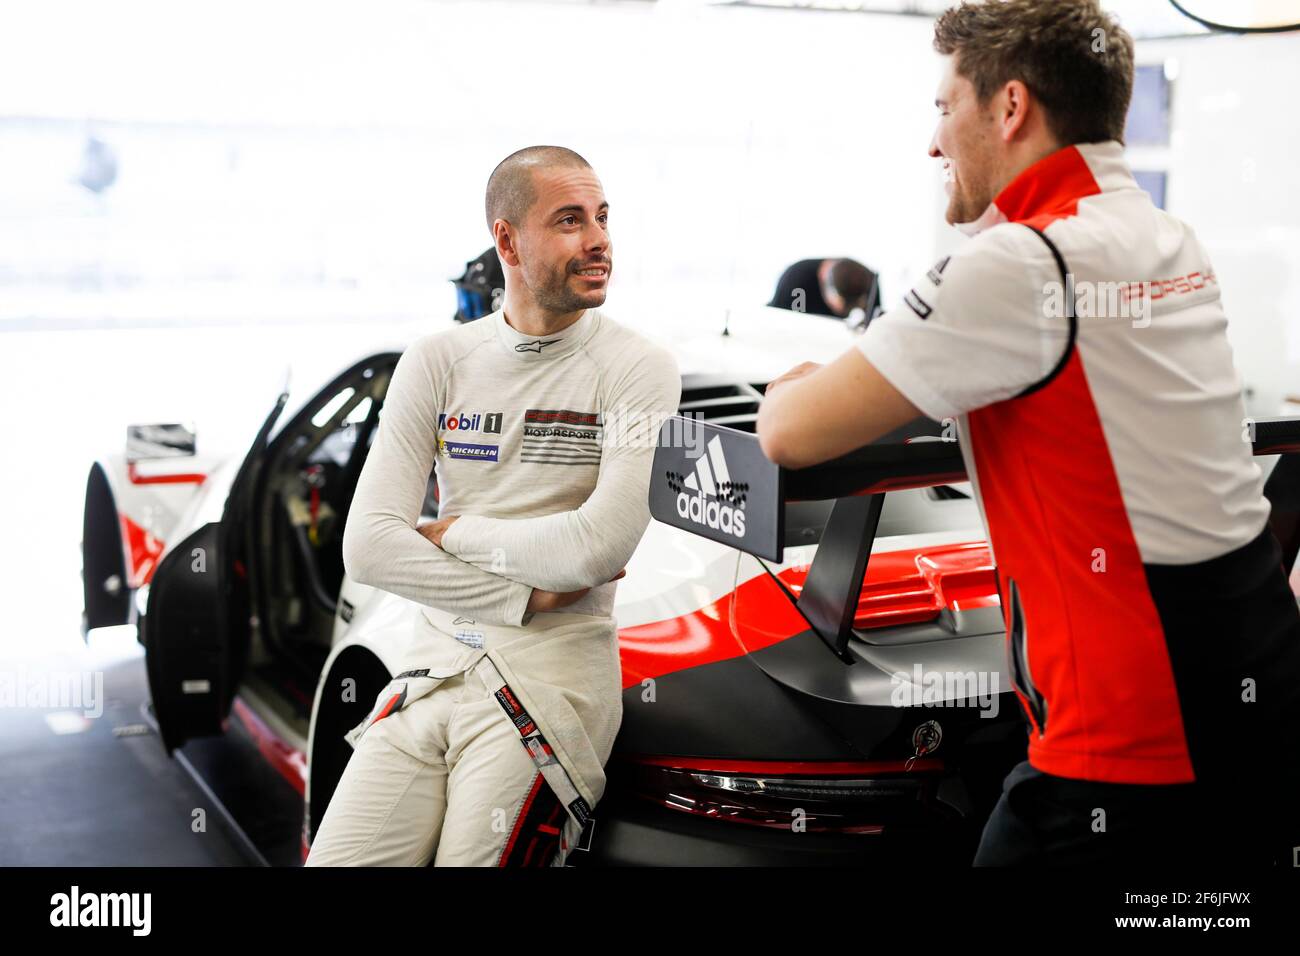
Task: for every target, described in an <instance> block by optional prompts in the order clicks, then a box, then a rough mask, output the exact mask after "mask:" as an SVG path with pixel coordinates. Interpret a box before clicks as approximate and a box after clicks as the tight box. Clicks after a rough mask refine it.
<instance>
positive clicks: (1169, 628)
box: [974, 528, 1300, 868]
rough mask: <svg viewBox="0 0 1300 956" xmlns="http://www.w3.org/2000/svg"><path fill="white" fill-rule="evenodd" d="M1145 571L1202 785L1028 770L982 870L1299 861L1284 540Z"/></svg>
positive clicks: (980, 859) (998, 808)
mask: <svg viewBox="0 0 1300 956" xmlns="http://www.w3.org/2000/svg"><path fill="white" fill-rule="evenodd" d="M1146 571H1147V577H1148V581H1149V583H1150V585H1151V592H1152V595H1153V597H1154V599H1155V601H1156V605H1157V607H1158V609H1159V612H1160V617H1161V621H1162V623H1163V625H1164V627H1165V633H1166V639H1167V641H1168V643H1169V649H1170V657H1171V662H1172V665H1173V671H1174V677H1175V682H1176V684H1177V688H1178V697H1179V705H1180V707H1181V709H1182V717H1183V726H1184V730H1185V732H1186V734H1187V740H1188V750H1189V754H1190V757H1191V761H1192V769H1193V772H1194V774H1195V777H1196V782H1195V783H1186V784H1158V785H1147V784H1128V783H1103V782H1098V781H1093V780H1076V779H1071V778H1066V777H1058V776H1055V775H1052V774H1047V773H1043V772H1041V771H1039V770H1036V769H1035V768H1033V767H1031V766H1030V765H1029V763H1028V762H1027V761H1026V762H1022V763H1020V764H1018V765H1017V766H1016V767H1014V768H1013V769H1012V771H1011V772H1010V773H1009V774H1008V775H1007V779H1006V781H1005V782H1004V784H1003V789H1002V795H1001V797H1000V798H999V799H998V802H997V804H996V805H995V806H994V809H993V812H992V814H991V816H990V818H989V821H988V823H987V824H986V826H985V828H984V833H983V836H982V838H981V840H980V845H979V849H978V850H977V851H976V854H975V860H974V863H975V865H976V866H1005V865H1020V864H1046V865H1078V864H1083V865H1090V864H1097V865H1112V864H1120V863H1136V864H1142V865H1148V866H1159V867H1165V866H1171V865H1186V866H1204V865H1213V866H1225V865H1226V866H1231V867H1237V868H1254V867H1257V866H1268V865H1270V864H1274V863H1275V864H1277V865H1282V866H1286V867H1291V866H1293V865H1295V864H1297V863H1300V857H1298V856H1297V854H1300V849H1297V848H1300V610H1297V607H1296V598H1295V595H1294V594H1292V592H1291V589H1290V587H1289V586H1288V584H1287V581H1286V575H1285V574H1284V573H1283V571H1282V554H1281V549H1280V547H1279V545H1278V542H1277V539H1276V537H1274V535H1273V534H1272V532H1271V531H1269V530H1268V529H1267V528H1265V529H1264V531H1263V533H1261V534H1260V536H1259V537H1258V538H1256V539H1255V540H1254V541H1252V542H1251V543H1250V544H1248V545H1246V546H1244V547H1242V548H1240V549H1238V550H1237V551H1235V552H1231V553H1229V554H1227V555H1224V556H1223V557H1221V558H1216V559H1214V560H1212V561H1208V562H1204V563H1202V564H1200V565H1197V566H1194V567H1184V566H1168V565H1166V566H1159V565H1147V566H1146ZM1130 676H1131V679H1132V680H1135V681H1141V679H1142V675H1140V674H1137V675H1130ZM1247 685H1250V686H1251V688H1252V690H1251V692H1250V693H1249V695H1247V694H1244V693H1243V690H1244V688H1245V687H1246V686H1247ZM1247 696H1249V698H1250V699H1249V700H1247Z"/></svg>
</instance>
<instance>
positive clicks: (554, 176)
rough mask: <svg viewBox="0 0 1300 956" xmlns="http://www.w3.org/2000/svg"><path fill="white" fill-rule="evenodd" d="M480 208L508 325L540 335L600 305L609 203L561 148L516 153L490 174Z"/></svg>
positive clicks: (609, 265) (591, 174) (585, 169)
mask: <svg viewBox="0 0 1300 956" xmlns="http://www.w3.org/2000/svg"><path fill="white" fill-rule="evenodd" d="M485 206H486V213H487V225H488V231H489V232H491V233H492V240H493V242H495V243H496V249H497V255H498V256H499V257H500V259H501V265H502V267H503V268H504V269H505V274H506V305H505V310H506V314H507V315H509V316H510V323H511V325H513V326H514V327H515V328H517V329H520V330H521V331H534V332H536V333H537V334H538V335H544V334H547V333H550V332H554V331H558V330H559V329H562V328H564V327H565V326H567V325H568V324H570V323H571V322H575V321H577V319H578V316H579V315H580V314H581V312H582V310H583V309H587V308H592V307H594V306H599V305H603V304H604V302H605V292H606V289H607V288H608V285H609V276H610V273H611V271H612V269H613V246H612V244H611V242H610V238H609V203H608V202H606V201H605V192H604V189H603V188H602V187H601V185H600V179H599V177H597V176H596V173H595V170H593V169H592V168H591V164H590V163H588V162H587V161H586V160H585V159H583V158H582V157H581V156H579V155H578V154H577V153H575V152H574V151H573V150H571V149H566V148H565V147H563V146H529V147H528V148H526V149H521V150H518V151H517V152H514V153H511V154H510V155H509V156H507V157H506V158H505V159H503V160H502V161H501V162H500V163H498V164H497V167H496V169H494V170H493V171H492V175H491V176H490V177H489V178H488V185H487V197H486V203H485Z"/></svg>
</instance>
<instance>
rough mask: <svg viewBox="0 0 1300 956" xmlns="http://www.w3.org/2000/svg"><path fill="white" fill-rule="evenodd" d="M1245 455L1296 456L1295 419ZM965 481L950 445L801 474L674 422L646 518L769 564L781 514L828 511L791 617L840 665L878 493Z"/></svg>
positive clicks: (897, 448)
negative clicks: (793, 508)
mask: <svg viewBox="0 0 1300 956" xmlns="http://www.w3.org/2000/svg"><path fill="white" fill-rule="evenodd" d="M1243 438H1244V439H1249V440H1250V441H1251V444H1252V447H1253V451H1254V454H1256V455H1276V454H1291V453H1300V418H1262V419H1255V420H1253V421H1250V422H1248V424H1247V431H1246V433H1245V434H1244V435H1243ZM965 480H967V474H966V467H965V464H964V462H963V460H962V455H961V447H960V445H959V444H958V442H957V441H955V440H953V439H943V438H934V437H920V438H913V439H911V440H909V441H907V442H905V443H890V444H874V445H867V446H865V447H863V448H859V449H857V450H856V451H853V452H850V453H849V454H847V455H843V456H841V457H839V458H835V459H832V460H831V461H827V462H824V463H822V464H820V465H813V466H812V467H809V468H800V469H789V468H782V467H781V466H779V465H777V464H775V463H773V462H771V461H769V460H768V458H767V456H766V455H764V454H763V451H762V449H761V448H760V447H759V443H758V436H757V435H755V434H752V433H750V432H745V431H739V430H738V429H735V428H728V427H727V426H725V425H716V424H712V423H710V422H706V421H701V420H699V419H694V418H687V417H684V416H681V415H678V416H674V417H672V418H670V419H668V420H667V421H665V422H664V424H663V425H662V427H661V428H660V430H659V438H658V446H657V447H656V449H655V455H654V471H653V474H652V476H651V481H650V492H649V504H650V514H651V515H652V516H653V517H654V518H656V519H657V520H659V521H662V522H664V523H665V524H668V525H672V526H673V527H675V528H681V529H683V530H685V531H690V532H692V533H693V534H698V535H700V536H701V537H704V538H709V539H710V540H713V541H717V542H720V543H722V544H726V545H730V546H731V547H733V548H738V549H740V550H741V551H745V552H747V553H749V554H753V555H755V556H757V557H760V558H765V559H767V560H769V561H777V562H779V561H782V560H783V559H784V553H785V505H786V503H787V502H791V501H824V500H831V499H833V500H834V501H835V505H834V508H833V510H832V512H831V516H830V520H829V521H828V522H827V524H826V530H825V532H824V534H823V535H822V539H821V542H820V544H819V545H818V548H817V555H816V557H815V558H814V559H813V563H812V567H811V568H809V570H808V577H807V580H806V581H805V583H804V587H803V590H802V592H801V593H800V596H799V601H798V607H799V610H800V612H801V613H802V614H803V615H804V617H806V618H807V619H808V622H809V624H811V625H812V627H813V628H814V630H816V631H817V632H818V633H819V634H820V635H821V636H822V638H823V639H824V640H825V641H826V642H827V643H828V644H829V645H830V646H831V647H832V649H834V650H835V651H836V653H838V654H840V656H842V657H844V658H845V659H846V660H847V659H848V657H847V650H846V648H847V643H848V638H849V633H850V630H851V627H852V623H853V613H854V610H855V608H856V607H857V597H858V594H859V592H860V591H861V590H862V580H863V577H864V575H865V574H866V568H867V560H868V558H869V557H870V553H871V544H872V541H873V540H874V539H875V536H876V527H877V525H878V523H879V520H880V511H881V508H882V507H883V505H884V497H885V494H886V493H887V492H890V491H900V490H903V489H906V488H926V487H930V486H933V485H946V484H951V483H953V482H958V481H965Z"/></svg>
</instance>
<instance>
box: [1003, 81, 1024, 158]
mask: <svg viewBox="0 0 1300 956" xmlns="http://www.w3.org/2000/svg"><path fill="white" fill-rule="evenodd" d="M998 99H999V101H1000V102H999V109H998V113H997V116H996V118H997V121H998V127H999V130H1000V132H1001V133H1002V141H1003V142H1004V143H1009V142H1011V141H1012V140H1013V139H1015V138H1016V136H1017V135H1019V133H1020V131H1021V130H1022V129H1023V128H1024V125H1025V121H1026V119H1027V118H1028V116H1029V109H1030V103H1029V87H1027V86H1025V84H1024V83H1023V82H1021V81H1020V80H1009V81H1008V82H1007V85H1006V86H1004V87H1002V93H1001V94H1000V96H999V97H998Z"/></svg>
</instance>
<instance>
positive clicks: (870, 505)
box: [83, 310, 1300, 865]
mask: <svg viewBox="0 0 1300 956" xmlns="http://www.w3.org/2000/svg"><path fill="white" fill-rule="evenodd" d="M796 318H797V319H799V320H802V321H807V322H808V323H809V324H807V325H806V326H801V327H800V328H799V330H798V331H797V332H795V331H793V330H792V322H793V321H795V320H796ZM792 336H797V337H798V340H799V342H800V347H801V348H800V356H799V357H800V358H802V357H811V358H814V359H818V360H829V359H830V358H833V357H834V356H835V355H837V354H839V352H841V351H842V350H843V349H844V348H847V347H848V345H849V344H850V343H851V339H850V333H849V332H848V331H847V330H845V329H844V327H843V326H842V325H840V324H835V323H820V322H818V321H816V320H804V319H803V317H792V316H791V314H790V313H777V312H776V310H763V311H762V313H761V314H755V315H753V316H749V317H747V318H746V319H745V320H744V321H733V322H732V323H731V325H730V327H729V328H728V329H727V333H726V335H725V336H717V335H704V334H696V335H694V336H691V335H679V336H675V337H673V338H672V339H670V340H669V342H670V344H671V346H672V347H673V348H674V350H675V352H676V354H677V355H678V358H679V363H680V364H681V367H682V369H683V373H684V374H683V390H682V400H681V406H680V417H679V418H677V419H673V420H670V421H669V422H667V423H665V426H664V428H665V433H664V435H663V436H661V442H660V447H659V448H658V449H657V450H656V457H655V464H654V469H655V470H654V474H653V476H652V485H651V491H650V506H651V512H652V514H653V516H654V518H655V519H656V520H654V521H652V522H651V524H650V526H649V528H648V529H647V531H646V534H645V536H644V537H643V539H642V541H641V542H640V544H639V546H638V548H637V551H636V553H635V554H634V556H633V558H632V560H631V561H630V562H629V564H628V566H627V576H626V578H624V579H623V580H622V581H621V582H620V586H619V588H618V593H617V603H616V605H615V616H616V618H617V621H618V625H619V641H620V654H621V660H622V668H623V694H624V700H623V704H624V708H623V711H624V716H623V723H622V726H621V730H620V733H619V736H618V739H617V741H616V743H615V747H614V752H613V754H612V756H611V758H610V760H609V762H608V765H607V767H606V772H607V787H606V790H605V794H604V796H603V798H602V799H601V801H600V803H599V805H598V806H597V807H596V808H595V812H594V814H593V823H592V824H591V825H590V826H589V828H588V830H587V831H585V832H584V840H583V843H582V845H581V846H580V848H579V851H578V852H574V853H572V854H571V855H570V857H569V863H570V865H589V864H642V865H677V864H705V865H719V864H740V865H750V864H753V865H768V864H818V865H820V864H846V863H847V864H869V863H880V862H911V863H913V864H915V863H916V862H919V861H924V862H926V863H933V862H940V863H942V862H947V863H950V864H952V865H966V864H967V863H969V860H970V858H971V856H972V855H973V852H974V848H975V845H976V842H977V840H978V836H979V832H980V830H981V828H982V826H983V823H984V821H985V819H986V818H987V815H988V813H989V811H990V810H991V808H992V805H993V803H994V802H995V801H996V799H997V796H998V794H999V791H1000V787H1001V782H1002V779H1003V777H1004V776H1005V775H1006V773H1007V771H1008V770H1009V769H1010V768H1011V767H1012V766H1013V765H1014V764H1015V763H1016V762H1018V761H1019V760H1020V759H1022V758H1023V756H1024V753H1025V747H1026V729H1027V724H1026V721H1025V718H1024V717H1023V713H1022V710H1021V706H1020V703H1019V700H1018V699H1017V696H1016V695H1017V692H1019V693H1020V694H1032V693H1033V686H1032V675H1031V674H1029V673H1028V671H1027V669H1026V668H1025V666H1024V660H1023V653H1021V652H1020V651H1019V649H1017V648H1016V647H1014V646H1012V645H1010V644H1009V642H1008V638H1007V633H1006V626H1005V622H1004V619H1003V614H1002V609H1001V607H1000V603H999V598H998V587H997V578H996V573H995V569H994V567H993V565H992V563H991V561H990V558H989V552H988V548H987V546H986V544H985V542H984V540H983V534H982V530H981V525H980V520H979V514H978V511H977V509H976V505H975V502H974V501H973V500H972V498H971V497H970V492H969V485H967V484H965V474H964V471H963V468H962V463H961V455H960V451H959V449H958V446H957V444H956V442H955V441H953V440H952V435H951V434H949V433H946V432H945V429H944V427H943V426H942V425H941V424H940V423H935V422H928V421H925V420H920V421H918V422H915V423H913V424H912V425H909V426H907V427H906V428H904V429H901V430H900V431H899V432H897V433H895V434H892V435H890V436H886V437H885V438H883V439H881V440H880V441H879V442H877V443H875V444H873V445H872V446H868V447H867V448H864V449H861V450H859V451H858V452H854V453H853V454H850V455H847V456H845V457H843V458H841V459H837V460H835V461H832V462H827V463H825V464H823V465H818V466H815V467H813V468H808V469H801V470H799V471H789V470H786V469H782V468H779V467H777V466H776V465H774V464H772V463H771V462H769V461H767V460H766V459H765V458H764V456H763V455H762V452H761V450H760V449H759V446H758V442H757V438H756V436H755V435H754V424H755V420H756V416H757V411H758V406H759V403H760V402H761V401H762V395H763V388H764V385H765V383H766V381H768V380H770V379H771V378H772V377H775V375H776V374H778V373H779V372H781V371H784V367H785V366H786V365H788V364H790V361H791V360H792V358H793V357H792V356H789V355H786V354H784V353H783V352H781V351H780V350H774V349H773V348H771V346H770V343H771V342H772V341H774V340H775V341H789V340H790V338H791V337H792ZM399 355H400V351H399V350H397V349H392V350H388V351H380V352H376V353H375V354H371V355H368V356H365V357H364V358H363V359H361V360H360V361H358V362H356V363H355V364H353V365H352V366H351V367H349V368H347V369H345V370H344V371H343V372H342V373H341V374H339V375H337V376H336V377H335V378H334V379H333V380H332V381H330V382H328V383H327V384H326V385H324V387H322V388H319V389H315V390H310V391H308V392H306V393H305V395H304V396H302V397H300V398H299V400H298V403H297V406H296V408H295V409H294V410H292V411H288V412H286V408H288V406H289V397H290V396H289V394H288V392H285V393H283V394H281V395H280V396H279V398H278V400H277V401H276V403H275V405H274V407H273V409H272V410H271V412H270V414H268V416H267V417H266V419H265V421H264V422H263V423H262V425H261V427H260V428H259V429H258V431H257V433H256V435H255V437H254V438H253V440H252V442H251V444H250V446H249V447H248V448H247V449H245V450H244V451H243V453H241V454H235V455H222V454H219V453H218V454H208V455H203V454H199V453H198V451H197V448H196V438H195V435H194V434H193V433H191V432H189V431H188V430H186V429H184V428H181V427H179V426H138V427H135V428H133V429H131V431H130V443H129V447H128V449H127V452H126V454H116V455H112V456H106V457H105V458H102V459H101V460H99V461H98V462H96V463H95V465H94V466H93V467H92V468H91V472H90V475H89V478H88V482H87V491H86V510H85V525H84V532H85V533H84V540H83V555H84V562H83V563H84V568H83V575H84V578H85V615H84V626H85V628H86V629H87V630H88V629H90V628H95V627H101V626H106V625H115V624H124V623H136V624H137V626H138V628H139V637H140V641H141V643H142V644H143V645H144V648H145V663H146V669H147V672H148V678H149V686H150V692H151V697H152V708H153V713H154V716H155V718H156V721H157V725H158V729H159V733H160V735H161V737H162V740H163V744H164V746H165V747H166V749H167V751H168V752H169V753H170V752H172V751H174V750H175V749H176V748H178V747H181V746H182V745H183V744H185V742H186V741H188V740H191V739H194V738H197V737H202V736H209V735H219V734H222V733H224V732H226V731H227V730H228V729H229V722H230V721H231V720H232V719H233V720H237V721H239V723H240V725H241V728H242V730H243V731H245V732H246V733H247V734H249V735H251V736H252V737H253V738H254V739H255V740H256V741H257V743H258V747H259V749H260V751H261V753H262V754H263V756H264V757H265V758H266V759H267V760H268V761H270V763H271V764H272V766H274V767H275V768H276V770H278V771H279V772H280V773H281V774H282V775H283V776H284V777H285V778H286V779H288V780H289V782H290V783H291V784H293V786H294V787H295V789H296V790H297V792H298V793H299V794H300V795H301V797H302V804H303V827H302V850H303V854H304V856H305V854H306V850H307V848H308V847H309V846H310V842H311V840H312V837H313V836H314V834H315V830H316V827H317V826H318V825H319V823H320V821H321V819H322V817H323V815H324V811H325V808H326V807H327V806H328V804H329V801H330V798H331V796H332V794H333V791H334V788H335V786H336V785H337V783H338V781H339V779H340V777H341V775H342V773H343V769H344V767H345V766H346V764H347V761H348V759H349V757H350V756H351V753H352V750H351V747H350V745H349V744H348V743H347V741H346V740H345V739H344V734H345V732H346V731H348V730H349V729H351V728H352V727H354V726H356V725H357V724H358V723H359V722H360V721H361V720H362V719H363V718H364V717H365V716H366V714H367V712H368V711H369V709H370V707H371V705H372V704H373V702H374V700H375V698H376V696H377V695H378V694H379V693H380V691H381V690H382V689H383V688H384V686H385V685H386V684H387V683H388V682H389V680H390V679H391V677H392V676H393V674H394V673H395V667H396V662H397V658H398V655H399V654H400V652H401V650H402V646H403V643H404V642H405V641H406V639H407V637H408V635H409V633H410V630H411V628H412V627H413V625H414V623H415V619H416V616H417V615H419V614H420V608H419V605H417V604H415V603H413V602H411V601H409V600H407V599H405V598H402V597H400V596H397V595H393V594H390V593H387V592H384V591H380V590H376V589H374V588H370V587H367V586H364V585H361V584H358V583H356V582H354V581H351V580H350V579H349V578H348V576H347V574H346V573H345V569H344V567H343V560H342V548H341V541H342V534H343V528H344V524H345V522H346V520H347V514H348V507H349V503H350V501H351V496H352V493H353V491H354V489H355V487H356V482H357V479H358V477H359V475H360V473H361V469H362V467H363V465H364V463H365V459H366V454H367V452H368V450H369V448H370V442H371V441H372V439H373V437H374V434H375V429H376V427H377V425H378V421H379V415H380V413H381V409H382V407H383V401H384V396H385V393H386V390H387V386H388V382H389V379H390V376H391V374H392V371H393V368H394V366H395V364H396V362H397V359H398V357H399ZM1257 427H1258V429H1259V431H1258V434H1257V435H1256V437H1255V446H1256V452H1257V454H1270V453H1277V452H1278V451H1297V450H1300V438H1298V437H1297V435H1296V423H1295V420H1290V421H1289V422H1283V421H1280V420H1279V421H1276V422H1260V423H1258V425H1257ZM674 430H675V431H674ZM436 479H437V475H436V470H435V473H434V474H432V475H430V481H429V487H428V493H427V495H426V499H425V505H424V509H423V511H424V516H425V518H428V519H432V518H433V517H435V516H436V515H437V513H438V492H437V480H436ZM345 686H346V687H349V688H350V689H351V692H350V693H347V694H341V693H339V692H338V689H339V688H341V687H345Z"/></svg>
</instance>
